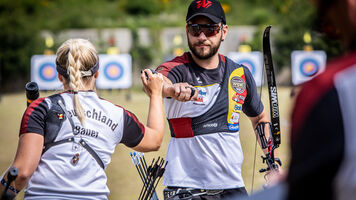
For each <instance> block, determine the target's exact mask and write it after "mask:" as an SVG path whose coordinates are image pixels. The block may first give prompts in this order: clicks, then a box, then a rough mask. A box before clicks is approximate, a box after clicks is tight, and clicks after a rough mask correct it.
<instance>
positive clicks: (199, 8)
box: [185, 0, 226, 24]
mask: <svg viewBox="0 0 356 200" xmlns="http://www.w3.org/2000/svg"><path fill="white" fill-rule="evenodd" d="M196 16H205V17H208V18H209V19H211V20H212V21H213V22H214V23H219V22H222V23H223V24H226V18H225V12H224V10H223V8H222V7H221V4H220V2H219V1H217V0H194V1H192V3H191V4H190V5H189V8H188V13H187V17H186V19H185V21H186V22H188V21H190V20H191V19H193V18H194V17H196Z"/></svg>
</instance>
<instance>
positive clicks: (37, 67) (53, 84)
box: [31, 55, 62, 90]
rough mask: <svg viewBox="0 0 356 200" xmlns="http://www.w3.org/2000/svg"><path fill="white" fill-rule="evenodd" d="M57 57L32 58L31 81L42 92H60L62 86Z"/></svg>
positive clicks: (42, 56) (36, 56) (37, 56)
mask: <svg viewBox="0 0 356 200" xmlns="http://www.w3.org/2000/svg"><path fill="white" fill-rule="evenodd" d="M55 60H56V56H55V55H34V56H32V58H31V81H34V82H36V83H37V84H38V88H39V89H40V90H59V89H62V84H61V82H60V81H59V80H58V78H57V70H56V64H55Z"/></svg>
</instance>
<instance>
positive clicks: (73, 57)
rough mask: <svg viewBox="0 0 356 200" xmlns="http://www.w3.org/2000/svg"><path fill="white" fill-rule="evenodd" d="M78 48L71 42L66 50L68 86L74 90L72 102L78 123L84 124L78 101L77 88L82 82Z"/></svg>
mask: <svg viewBox="0 0 356 200" xmlns="http://www.w3.org/2000/svg"><path fill="white" fill-rule="evenodd" d="M80 53H81V52H80V49H79V48H78V44H77V43H76V42H72V43H71V45H70V48H69V52H68V64H69V66H68V70H69V87H70V88H71V89H72V90H73V91H74V97H73V104H74V110H75V112H76V114H77V116H78V118H79V120H80V123H81V124H82V125H83V126H84V123H85V115H84V109H83V107H82V105H81V103H80V101H79V97H78V90H80V89H82V88H83V82H82V78H81V72H80V68H81V66H82V63H81V62H80V59H79V57H80Z"/></svg>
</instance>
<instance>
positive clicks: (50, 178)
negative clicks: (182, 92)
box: [20, 92, 145, 199]
mask: <svg viewBox="0 0 356 200" xmlns="http://www.w3.org/2000/svg"><path fill="white" fill-rule="evenodd" d="M60 95H61V97H62V98H63V100H64V105H65V108H66V110H67V111H68V113H69V115H71V118H72V119H73V122H74V131H75V132H76V133H78V134H77V135H76V136H75V140H76V141H79V140H80V139H83V140H84V141H85V142H86V143H87V144H88V145H89V146H90V147H91V149H93V150H94V151H95V153H96V154H97V155H98V156H99V158H100V159H101V160H102V162H103V164H104V168H106V166H107V165H108V164H109V163H110V160H111V158H110V157H111V154H113V153H114V150H115V147H116V145H117V144H119V143H123V144H125V145H126V146H128V147H134V146H136V145H138V144H139V142H140V141H141V140H142V138H143V134H144V132H145V130H144V125H143V124H141V123H140V122H139V121H138V119H137V118H136V116H135V115H134V114H132V113H131V112H129V111H127V110H125V109H124V108H122V107H119V106H116V105H114V104H112V103H111V102H109V101H106V100H103V99H101V98H99V97H98V96H97V94H96V93H95V92H79V94H78V96H79V100H80V103H81V105H82V107H83V109H84V115H85V126H82V125H81V123H80V121H79V119H78V117H77V116H76V113H75V111H74V108H73V94H72V93H67V92H65V93H62V94H60ZM53 104H54V103H53V102H51V99H50V98H48V97H47V98H40V99H37V100H36V101H34V102H33V103H31V104H30V106H29V107H28V108H27V110H26V111H25V114H24V116H23V119H22V122H21V129H20V135H21V134H26V133H37V134H40V135H43V136H44V137H45V141H46V138H48V137H53V134H54V133H53V132H50V133H49V131H46V130H49V129H48V126H49V125H50V123H47V121H48V119H47V118H46V117H47V115H48V112H49V111H51V107H52V106H54V105H53ZM64 115H65V114H64ZM58 119H60V120H63V121H62V122H61V123H62V125H61V127H60V129H59V131H58V133H55V134H57V136H56V137H55V140H54V141H60V140H63V139H66V138H71V137H73V136H74V134H73V129H72V126H71V124H70V122H69V120H68V117H66V116H63V114H60V113H59V114H58ZM106 182H107V177H106V174H105V171H104V169H103V168H101V167H100V165H99V164H98V162H97V161H96V160H95V159H94V157H93V156H92V155H91V154H90V153H89V152H88V150H87V149H85V148H83V146H81V145H78V143H76V142H67V143H63V144H59V145H55V146H52V147H51V148H49V149H48V150H47V151H46V152H44V153H43V155H42V157H41V159H40V162H39V164H38V167H37V169H36V171H35V172H34V173H33V175H32V177H31V179H30V181H29V182H28V186H27V189H26V190H25V199H58V198H60V199H107V196H108V195H109V189H108V187H107V185H106Z"/></svg>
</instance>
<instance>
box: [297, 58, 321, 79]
mask: <svg viewBox="0 0 356 200" xmlns="http://www.w3.org/2000/svg"><path fill="white" fill-rule="evenodd" d="M319 68H320V67H319V63H318V62H317V61H316V60H314V59H305V60H303V61H302V62H301V63H300V69H299V70H300V73H302V74H303V75H304V76H309V77H311V76H314V75H315V74H316V73H317V72H318V71H319Z"/></svg>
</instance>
